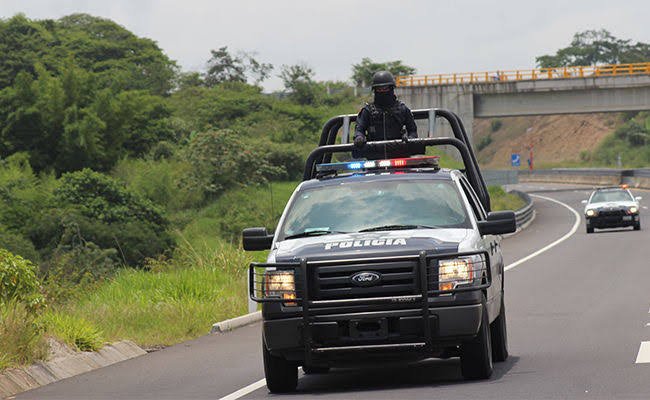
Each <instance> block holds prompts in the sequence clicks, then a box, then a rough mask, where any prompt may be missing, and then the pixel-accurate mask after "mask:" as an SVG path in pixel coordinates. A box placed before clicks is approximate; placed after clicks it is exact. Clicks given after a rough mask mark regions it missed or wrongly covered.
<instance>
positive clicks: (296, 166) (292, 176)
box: [260, 143, 305, 181]
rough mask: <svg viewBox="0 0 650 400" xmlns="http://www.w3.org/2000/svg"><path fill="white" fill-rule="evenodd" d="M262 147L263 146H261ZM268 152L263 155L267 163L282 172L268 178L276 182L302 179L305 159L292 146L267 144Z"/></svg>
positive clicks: (265, 145)
mask: <svg viewBox="0 0 650 400" xmlns="http://www.w3.org/2000/svg"><path fill="white" fill-rule="evenodd" d="M260 147H261V146H260ZM263 147H264V148H265V149H266V151H265V152H264V153H262V154H263V156H264V158H265V159H266V162H267V163H268V164H269V165H271V166H273V167H275V168H278V169H280V172H277V173H275V174H274V175H269V176H267V177H266V178H267V179H270V180H276V181H289V180H298V179H301V178H302V174H303V170H304V168H305V157H303V155H302V154H301V152H300V151H299V150H298V149H297V148H296V146H293V145H291V144H288V143H286V144H276V143H265V144H264V145H263Z"/></svg>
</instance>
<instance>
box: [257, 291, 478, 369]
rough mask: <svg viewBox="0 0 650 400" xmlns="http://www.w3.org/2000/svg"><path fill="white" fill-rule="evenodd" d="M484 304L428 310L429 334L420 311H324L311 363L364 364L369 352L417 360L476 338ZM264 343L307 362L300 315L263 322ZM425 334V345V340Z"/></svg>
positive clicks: (315, 326)
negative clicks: (428, 341)
mask: <svg viewBox="0 0 650 400" xmlns="http://www.w3.org/2000/svg"><path fill="white" fill-rule="evenodd" d="M483 312H487V311H486V310H485V308H484V306H483V304H480V303H479V304H469V305H460V306H449V307H436V308H429V324H428V325H429V327H428V329H429V332H430V334H429V335H423V329H425V327H424V324H423V318H422V312H421V310H420V309H406V310H394V311H385V312H368V313H349V314H335V315H325V316H320V317H317V318H315V319H314V320H313V321H312V323H311V324H310V339H311V341H312V343H311V345H312V346H313V347H314V351H313V352H312V354H311V356H312V357H313V360H311V363H317V364H327V365H330V364H331V363H332V362H336V361H339V362H341V363H344V364H348V363H350V362H354V361H358V362H364V361H367V360H368V359H372V358H373V356H381V357H390V356H391V355H393V356H395V357H399V358H411V359H419V358H424V357H430V356H433V355H439V354H440V353H441V352H442V351H444V350H445V349H446V348H448V347H451V346H455V345H458V344H460V342H461V341H462V340H463V339H467V338H471V337H474V336H476V334H477V333H478V330H479V326H480V324H481V318H482V313H483ZM263 329H264V341H265V343H266V346H267V348H268V349H269V350H270V351H271V352H272V353H274V354H277V355H282V356H283V357H285V358H287V359H292V360H296V361H301V362H304V361H306V360H305V358H306V353H305V343H304V333H303V318H300V317H295V318H285V319H276V320H266V321H264V328H263ZM423 336H428V337H429V338H430V339H429V340H430V343H428V344H427V343H426V341H424V339H423Z"/></svg>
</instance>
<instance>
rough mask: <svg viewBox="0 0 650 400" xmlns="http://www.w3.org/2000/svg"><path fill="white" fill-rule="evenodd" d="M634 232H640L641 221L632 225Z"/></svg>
mask: <svg viewBox="0 0 650 400" xmlns="http://www.w3.org/2000/svg"><path fill="white" fill-rule="evenodd" d="M634 230H635V231H640V230H641V221H639V222H637V223H636V224H634Z"/></svg>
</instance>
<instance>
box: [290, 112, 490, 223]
mask: <svg viewBox="0 0 650 400" xmlns="http://www.w3.org/2000/svg"><path fill="white" fill-rule="evenodd" d="M412 112H413V118H415V119H416V120H420V119H427V120H428V121H429V124H428V132H427V136H428V137H427V138H417V139H411V140H409V142H408V143H409V144H420V145H425V146H443V145H451V146H454V147H456V148H457V149H458V151H459V152H460V154H461V157H462V159H463V164H464V165H465V171H464V172H465V175H466V176H467V180H468V181H469V182H470V184H471V185H472V188H473V189H474V191H475V192H476V194H477V195H478V197H479V199H480V200H481V203H482V204H483V207H484V208H485V209H486V210H487V211H490V210H491V207H490V195H489V193H488V190H487V185H486V184H485V180H484V179H483V175H481V170H480V168H479V166H478V162H477V160H476V156H475V155H474V151H473V150H472V144H471V143H470V141H469V138H468V136H467V131H465V127H464V126H463V123H462V121H461V119H460V118H459V117H458V115H456V114H455V113H454V112H452V111H449V110H446V109H442V108H426V109H420V110H413V111H412ZM438 117H440V118H443V119H445V120H446V121H447V122H448V123H449V125H450V126H451V130H452V132H453V133H454V138H448V137H443V138H433V137H432V136H433V135H434V133H435V126H436V125H435V121H436V118H438ZM356 120H357V115H356V114H347V115H339V116H336V117H333V118H331V119H330V120H329V121H327V122H326V123H325V125H324V126H323V130H322V131H321V136H320V140H319V142H318V146H319V147H318V148H317V149H315V150H314V151H312V153H311V154H310V155H309V158H308V159H307V163H306V165H305V173H304V176H303V179H312V178H313V177H314V176H315V175H313V174H314V171H315V165H316V164H323V163H329V162H331V161H332V154H333V153H340V152H350V151H352V150H353V149H354V147H353V146H352V145H350V144H348V143H349V142H350V140H349V138H350V126H351V123H352V122H355V121H356ZM341 127H343V128H344V129H343V132H342V136H341V143H342V144H340V145H336V144H335V143H336V137H337V136H338V132H339V130H340V129H341ZM432 139H436V140H432ZM398 142H399V141H392V140H389V141H382V142H368V143H367V145H366V146H370V149H371V150H382V151H383V149H385V147H386V146H387V145H388V146H400V144H399V143H398ZM400 143H401V142H400ZM409 144H406V145H402V146H408V145H409ZM331 146H336V147H331ZM341 146H345V147H341ZM322 148H325V150H319V149H322Z"/></svg>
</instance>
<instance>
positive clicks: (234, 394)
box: [219, 379, 266, 400]
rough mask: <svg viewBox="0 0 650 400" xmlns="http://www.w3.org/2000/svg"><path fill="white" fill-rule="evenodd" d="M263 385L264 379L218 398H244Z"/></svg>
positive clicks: (231, 399)
mask: <svg viewBox="0 0 650 400" xmlns="http://www.w3.org/2000/svg"><path fill="white" fill-rule="evenodd" d="M264 385H266V379H260V380H259V381H257V382H255V383H251V384H250V385H248V386H246V387H244V388H241V389H239V390H238V391H236V392H232V393H230V394H229V395H227V396H224V397H222V398H220V399H219V400H237V399H238V398H240V397H244V396H246V395H247V394H249V393H251V392H254V391H256V390H257V389H259V388H261V387H264Z"/></svg>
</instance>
